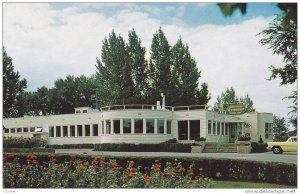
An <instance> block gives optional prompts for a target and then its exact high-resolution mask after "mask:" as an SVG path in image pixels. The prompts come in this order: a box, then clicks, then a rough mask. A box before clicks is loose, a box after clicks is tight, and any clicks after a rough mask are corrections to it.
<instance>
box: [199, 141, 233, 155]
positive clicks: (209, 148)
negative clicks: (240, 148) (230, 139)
mask: <svg viewBox="0 0 300 194" xmlns="http://www.w3.org/2000/svg"><path fill="white" fill-rule="evenodd" d="M216 145H217V143H216V142H206V144H205V147H204V149H203V151H202V153H217V152H218V153H237V148H236V144H235V143H222V145H221V147H220V149H219V150H218V151H217V150H216Z"/></svg>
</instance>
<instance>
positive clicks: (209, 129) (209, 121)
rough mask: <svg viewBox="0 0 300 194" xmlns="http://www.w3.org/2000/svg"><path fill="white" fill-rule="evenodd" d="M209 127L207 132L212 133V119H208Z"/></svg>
mask: <svg viewBox="0 0 300 194" xmlns="http://www.w3.org/2000/svg"><path fill="white" fill-rule="evenodd" d="M207 129H208V131H207V133H208V134H211V120H208V124H207Z"/></svg>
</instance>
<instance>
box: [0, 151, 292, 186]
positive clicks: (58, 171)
mask: <svg viewBox="0 0 300 194" xmlns="http://www.w3.org/2000/svg"><path fill="white" fill-rule="evenodd" d="M33 156H34V155H28V154H9V153H5V154H4V157H3V159H4V172H3V176H4V182H5V183H4V186H5V187H15V188H17V187H26V188H28V187H45V188H50V187H67V188H72V187H80V186H78V185H77V182H76V179H75V180H73V179H72V178H70V179H71V180H69V178H68V176H69V175H70V176H71V177H74V176H75V175H74V173H76V172H75V171H74V170H75V169H76V165H77V164H78V165H79V164H80V162H81V163H82V162H88V163H89V164H92V163H93V161H94V157H93V156H89V155H67V154H55V155H53V154H51V155H48V154H37V155H35V156H34V157H33ZM108 158H109V159H108ZM76 160H79V161H78V162H76V164H75V161H76ZM101 160H102V161H103V162H105V163H112V160H115V162H116V163H117V164H118V167H120V168H121V167H123V168H127V166H128V161H133V162H134V163H135V166H134V167H135V168H136V169H138V171H139V173H140V174H139V176H142V177H144V178H146V177H147V175H149V172H151V171H152V170H153V169H151V167H152V166H153V165H156V164H157V163H156V162H155V160H159V163H160V170H161V172H165V168H167V167H168V166H167V165H168V162H171V163H172V164H173V165H176V164H178V163H179V162H180V165H181V166H182V167H183V168H185V169H187V171H186V172H185V174H183V175H185V179H180V180H186V178H188V177H186V176H187V173H189V172H190V171H191V170H192V172H193V173H194V174H195V177H196V176H199V175H200V174H201V175H204V177H209V178H213V179H215V180H231V181H253V182H265V183H277V184H285V185H292V186H296V185H297V165H295V164H285V163H275V162H258V161H257V162H254V161H245V160H233V159H214V158H177V159H176V158H174V157H125V156H123V157H122V156H107V158H102V159H101ZM110 160H111V161H110ZM28 162H29V164H28ZM33 164H34V165H33ZM50 164H51V165H50ZM23 165H25V166H23ZM35 165H36V166H35ZM43 165H45V166H43ZM68 165H70V166H68ZM191 165H192V166H191ZM81 166H82V165H81ZM22 167H24V168H25V167H26V168H25V169H26V171H25V172H26V173H29V174H24V171H21V170H22ZM49 167H51V168H49ZM145 167H146V168H145ZM173 167H174V166H173ZM190 167H191V168H190ZM36 168H38V169H36ZM147 168H148V169H147ZM85 169H86V168H85ZM107 169H108V166H107ZM146 169H147V170H149V169H151V171H146ZM200 169H201V170H200ZM31 170H34V171H35V172H36V173H38V174H37V177H39V176H41V177H42V179H41V180H44V178H45V179H49V180H52V179H53V183H51V185H48V184H50V183H43V184H42V183H39V184H37V183H36V182H34V183H31V184H29V183H27V184H25V183H24V184H23V183H22V182H23V181H28V180H27V179H29V180H31V179H33V180H31V181H39V180H38V179H37V178H35V175H34V174H31V173H33V172H31ZM49 171H50V172H49ZM62 172H63V173H62ZM65 172H66V173H65ZM85 172H86V173H92V172H91V170H86V171H85ZM101 172H102V171H101ZM174 172H175V171H174ZM22 173H23V174H24V175H21V176H25V177H26V178H25V177H23V178H24V179H21V180H19V179H20V177H18V176H20V174H22ZM48 173H50V174H48ZM93 173H94V172H93ZM99 173H100V172H97V173H96V174H99ZM147 173H148V174H147ZM51 174H52V175H51ZM68 174H69V175H68ZM50 175H51V176H50ZM118 175H119V174H118ZM44 176H45V177H44ZM48 176H50V177H48ZM76 176H77V175H76ZM81 176H84V177H85V176H87V175H84V174H81ZM93 176H96V175H93ZM120 176H121V175H120ZM122 176H123V174H122ZM124 176H125V175H124ZM124 176H123V177H124ZM30 177H31V179H30ZM66 178H67V179H66ZM77 178H78V177H77ZM94 178H95V177H94ZM150 178H151V176H150ZM56 179H57V183H55V180H56ZM64 179H66V180H69V182H66V183H64V184H63V185H61V186H58V185H60V184H61V183H59V182H65V181H66V180H64ZM98 179H99V177H98ZM100 179H101V178H100ZM140 179H141V177H140ZM140 179H139V180H140ZM72 180H73V182H72ZM78 180H81V179H80V178H78ZM101 180H102V179H101ZM105 180H106V181H109V179H105ZM172 180H173V179H172ZM176 180H177V179H176ZM74 181H75V182H74ZM173 181H175V180H173ZM21 183H22V185H20V184H21ZM87 184H88V183H87ZM174 184H175V183H174ZM182 184H183V183H182ZM199 184H200V183H199ZM98 186H99V187H101V188H102V187H104V186H103V185H97V187H98ZM118 186H120V187H121V185H120V184H119V185H118ZM131 186H132V185H131ZM209 186H211V185H209ZM81 187H88V186H85V185H81ZM91 187H95V186H94V185H93V186H91ZM136 187H140V186H139V185H136ZM152 187H155V186H154V185H152ZM159 187H163V186H162V185H160V186H159ZM171 187H172V186H171ZM173 187H180V188H184V187H186V186H185V185H181V183H178V184H177V182H176V184H175V185H174V186H173Z"/></svg>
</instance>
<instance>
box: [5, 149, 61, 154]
mask: <svg viewBox="0 0 300 194" xmlns="http://www.w3.org/2000/svg"><path fill="white" fill-rule="evenodd" d="M3 151H4V152H13V153H40V152H46V153H55V150H54V149H52V148H4V149H3Z"/></svg>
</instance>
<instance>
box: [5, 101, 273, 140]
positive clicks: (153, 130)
mask: <svg viewBox="0 0 300 194" xmlns="http://www.w3.org/2000/svg"><path fill="white" fill-rule="evenodd" d="M163 104H164V103H163ZM272 123H273V115H272V114H271V113H257V112H253V113H245V114H242V115H236V116H233V115H227V114H220V113H218V112H214V111H212V110H208V109H207V107H206V106H182V107H166V106H164V105H163V106H160V105H159V104H158V105H156V106H155V105H154V106H150V105H117V106H109V107H103V108H101V111H98V110H93V109H91V108H89V107H80V108H75V114H63V115H50V116H37V117H30V116H25V117H22V118H8V119H3V125H4V127H5V130H4V135H5V136H29V137H32V136H39V137H42V138H45V139H47V141H48V144H50V145H53V144H59V145H62V144H99V143H160V142H164V141H167V140H169V139H172V138H176V139H177V140H178V141H182V142H193V141H194V140H195V139H196V138H199V137H204V138H206V141H207V142H216V141H217V139H218V138H219V137H220V138H222V142H224V143H225V142H234V141H235V140H236V139H237V137H238V136H240V135H247V136H250V137H251V141H258V140H259V137H260V136H261V137H262V139H263V140H264V142H268V141H272V139H273V137H272V134H271V133H272Z"/></svg>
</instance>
